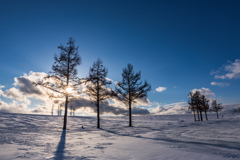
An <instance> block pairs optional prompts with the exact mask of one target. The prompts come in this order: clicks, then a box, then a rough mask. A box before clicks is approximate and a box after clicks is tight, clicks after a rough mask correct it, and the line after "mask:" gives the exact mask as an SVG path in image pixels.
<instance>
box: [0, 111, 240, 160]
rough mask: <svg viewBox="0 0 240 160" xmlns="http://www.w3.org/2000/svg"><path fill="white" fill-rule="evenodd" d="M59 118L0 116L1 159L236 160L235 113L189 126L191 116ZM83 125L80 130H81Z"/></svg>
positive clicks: (239, 138)
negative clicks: (130, 119) (98, 123)
mask: <svg viewBox="0 0 240 160" xmlns="http://www.w3.org/2000/svg"><path fill="white" fill-rule="evenodd" d="M62 124H63V117H58V116H46V115H45V116H42V115H23V114H6V113H0V159H1V160H14V159H17V160H25V159H26V160H44V159H48V160H63V159H67V160H88V159H89V160H92V159H97V160H99V159H100V160H115V159H117V160H130V159H131V160H174V159H182V160H191V159H192V160H195V159H198V160H199V159H200V160H201V159H202V160H208V159H209V160H221V159H240V114H235V115H230V114H229V115H225V116H224V117H221V119H216V115H215V114H214V115H210V116H209V121H203V122H194V121H193V116H192V115H172V116H135V117H133V125H134V127H128V126H127V125H128V117H104V118H102V120H101V129H97V128H96V118H94V117H68V125H67V127H68V129H67V130H66V131H65V132H63V130H62ZM82 126H84V128H82Z"/></svg>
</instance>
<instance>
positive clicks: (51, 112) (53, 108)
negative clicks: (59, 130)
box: [51, 104, 54, 115]
mask: <svg viewBox="0 0 240 160" xmlns="http://www.w3.org/2000/svg"><path fill="white" fill-rule="evenodd" d="M53 112H54V105H53V104H52V110H51V114H52V115H53Z"/></svg>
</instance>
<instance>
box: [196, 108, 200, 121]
mask: <svg viewBox="0 0 240 160" xmlns="http://www.w3.org/2000/svg"><path fill="white" fill-rule="evenodd" d="M197 115H198V121H200V117H199V111H198V109H197Z"/></svg>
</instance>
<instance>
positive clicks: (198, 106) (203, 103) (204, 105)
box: [188, 91, 223, 121]
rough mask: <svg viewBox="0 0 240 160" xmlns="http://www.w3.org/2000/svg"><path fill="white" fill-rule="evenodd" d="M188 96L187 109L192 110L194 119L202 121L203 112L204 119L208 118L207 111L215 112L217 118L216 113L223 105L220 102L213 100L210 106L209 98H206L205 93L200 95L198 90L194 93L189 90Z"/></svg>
mask: <svg viewBox="0 0 240 160" xmlns="http://www.w3.org/2000/svg"><path fill="white" fill-rule="evenodd" d="M188 97H189V101H188V104H189V110H191V111H192V112H193V114H194V120H195V121H196V120H198V121H203V116H202V114H203V113H204V114H205V118H206V120H208V117H207V112H216V114H217V118H219V115H218V113H219V112H220V111H221V110H222V109H223V106H222V104H221V103H217V100H213V101H212V103H211V107H210V105H209V101H210V100H209V99H207V98H206V96H205V95H201V93H200V92H199V91H196V92H194V93H193V92H190V93H189V94H188ZM196 115H197V116H196Z"/></svg>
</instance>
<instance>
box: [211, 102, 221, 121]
mask: <svg viewBox="0 0 240 160" xmlns="http://www.w3.org/2000/svg"><path fill="white" fill-rule="evenodd" d="M222 109H223V106H222V103H217V100H216V99H215V100H213V102H212V108H211V111H212V112H216V113H217V118H219V116H218V112H220V111H221V110H222Z"/></svg>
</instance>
